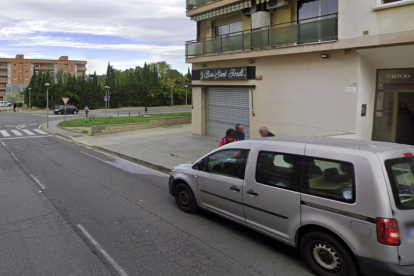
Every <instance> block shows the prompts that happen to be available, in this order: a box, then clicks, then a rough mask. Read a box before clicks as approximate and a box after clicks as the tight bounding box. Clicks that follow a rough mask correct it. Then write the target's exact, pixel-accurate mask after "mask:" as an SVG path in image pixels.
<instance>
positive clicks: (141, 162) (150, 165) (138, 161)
mask: <svg viewBox="0 0 414 276" xmlns="http://www.w3.org/2000/svg"><path fill="white" fill-rule="evenodd" d="M56 135H57V136H60V137H62V138H69V139H71V140H73V141H75V142H78V143H81V144H84V145H86V146H88V147H91V148H94V149H98V150H100V151H103V152H105V153H109V154H112V155H115V156H117V157H120V158H122V159H125V160H128V161H130V162H133V163H136V164H138V165H142V166H144V167H147V168H149V169H153V170H156V171H159V172H162V173H165V174H168V175H169V174H171V171H172V170H171V169H170V168H167V167H164V166H161V165H158V164H155V163H151V162H148V161H145V160H142V159H139V158H135V157H132V156H129V155H126V154H123V153H119V152H116V151H113V150H108V149H105V148H102V147H99V146H94V145H91V144H88V143H85V142H82V141H79V140H78V139H75V138H73V137H70V136H65V135H62V134H59V133H56Z"/></svg>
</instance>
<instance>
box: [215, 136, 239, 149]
mask: <svg viewBox="0 0 414 276" xmlns="http://www.w3.org/2000/svg"><path fill="white" fill-rule="evenodd" d="M237 141H239V140H237V139H236V138H226V137H223V138H221V140H220V144H219V147H222V146H224V145H226V144H230V143H233V142H237Z"/></svg>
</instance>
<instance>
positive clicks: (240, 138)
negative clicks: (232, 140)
mask: <svg viewBox="0 0 414 276" xmlns="http://www.w3.org/2000/svg"><path fill="white" fill-rule="evenodd" d="M236 139H237V140H239V141H242V140H244V139H246V135H245V134H244V132H242V133H238V132H237V131H236Z"/></svg>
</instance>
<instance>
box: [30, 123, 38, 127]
mask: <svg viewBox="0 0 414 276" xmlns="http://www.w3.org/2000/svg"><path fill="white" fill-rule="evenodd" d="M29 125H30V126H35V125H37V123H34V124H29Z"/></svg>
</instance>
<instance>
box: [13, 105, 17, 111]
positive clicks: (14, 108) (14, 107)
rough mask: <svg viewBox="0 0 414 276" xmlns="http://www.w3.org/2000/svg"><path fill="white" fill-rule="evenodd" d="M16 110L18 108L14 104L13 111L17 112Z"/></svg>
mask: <svg viewBox="0 0 414 276" xmlns="http://www.w3.org/2000/svg"><path fill="white" fill-rule="evenodd" d="M16 108H17V103H14V104H13V110H14V112H16Z"/></svg>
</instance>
